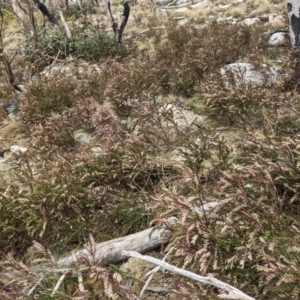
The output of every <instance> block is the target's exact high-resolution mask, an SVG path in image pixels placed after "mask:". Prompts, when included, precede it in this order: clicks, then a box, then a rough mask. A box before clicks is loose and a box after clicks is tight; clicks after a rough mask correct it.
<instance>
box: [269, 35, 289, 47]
mask: <svg viewBox="0 0 300 300" xmlns="http://www.w3.org/2000/svg"><path fill="white" fill-rule="evenodd" d="M284 42H285V34H284V32H276V33H274V34H272V36H271V37H270V40H269V44H270V45H273V46H278V45H283V44H284Z"/></svg>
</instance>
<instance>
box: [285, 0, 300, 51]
mask: <svg viewBox="0 0 300 300" xmlns="http://www.w3.org/2000/svg"><path fill="white" fill-rule="evenodd" d="M299 9H300V0H287V10H288V18H289V34H290V39H291V43H292V47H293V48H294V49H299V48H300V18H299Z"/></svg>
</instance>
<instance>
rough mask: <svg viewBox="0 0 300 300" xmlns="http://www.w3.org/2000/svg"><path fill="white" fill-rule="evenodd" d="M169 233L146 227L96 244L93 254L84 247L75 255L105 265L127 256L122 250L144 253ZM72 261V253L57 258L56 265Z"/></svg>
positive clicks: (168, 231)
mask: <svg viewBox="0 0 300 300" xmlns="http://www.w3.org/2000/svg"><path fill="white" fill-rule="evenodd" d="M170 235H171V231H170V230H168V229H166V228H148V229H146V230H143V231H141V232H138V233H134V234H131V235H128V236H124V237H121V238H117V239H114V240H110V241H107V242H103V243H100V244H96V245H95V253H94V254H93V256H92V255H91V253H90V252H89V251H88V250H86V249H83V250H80V251H78V252H76V253H75V256H81V255H84V256H85V257H87V258H88V259H89V260H90V261H93V260H94V261H95V262H97V263H99V264H100V265H102V266H105V265H108V264H112V263H116V262H119V261H122V260H124V259H125V258H126V257H127V255H123V254H122V252H123V251H124V250H132V251H136V252H140V253H144V252H147V251H150V250H153V249H155V248H157V247H159V246H160V245H162V244H164V243H166V242H167V241H168V240H169V238H170ZM73 262H74V257H73V255H69V256H67V257H64V258H61V259H59V260H58V261H57V265H58V266H59V267H63V268H68V267H70V266H71V265H72V263H73Z"/></svg>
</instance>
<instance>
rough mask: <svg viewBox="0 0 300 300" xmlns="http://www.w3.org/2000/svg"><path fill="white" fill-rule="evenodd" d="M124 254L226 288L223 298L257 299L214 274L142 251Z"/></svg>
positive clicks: (221, 295) (123, 253)
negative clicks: (184, 267)
mask: <svg viewBox="0 0 300 300" xmlns="http://www.w3.org/2000/svg"><path fill="white" fill-rule="evenodd" d="M122 255H126V256H131V257H136V258H139V259H141V260H145V261H147V262H150V263H153V264H155V265H157V266H160V267H161V268H164V269H166V270H168V271H170V272H172V273H175V274H179V275H182V276H185V277H188V278H190V279H193V280H196V281H199V282H202V283H204V284H209V285H214V286H216V287H218V288H220V289H222V290H225V291H227V292H228V294H219V295H218V297H219V298H222V299H239V300H255V299H254V298H252V297H250V296H248V295H247V294H245V293H243V292H242V291H240V290H239V289H237V288H235V287H233V286H231V285H229V284H227V283H225V282H223V281H221V280H218V279H216V278H214V277H212V276H207V277H204V276H200V275H197V274H195V273H192V272H190V271H186V270H182V269H180V268H177V267H175V266H173V265H170V264H168V263H166V262H163V261H161V260H159V259H156V258H153V257H151V256H147V255H141V254H140V253H137V252H134V251H123V252H122Z"/></svg>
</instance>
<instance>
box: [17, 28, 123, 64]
mask: <svg viewBox="0 0 300 300" xmlns="http://www.w3.org/2000/svg"><path fill="white" fill-rule="evenodd" d="M71 34H72V38H71V39H68V38H67V36H66V33H65V32H64V31H62V30H61V29H56V28H54V29H53V28H47V27H46V28H42V29H40V30H39V31H38V35H37V45H36V47H35V46H34V44H33V43H32V41H31V37H30V36H27V35H25V41H24V44H22V45H21V46H20V47H19V50H20V52H21V54H22V55H23V56H24V57H25V58H27V59H30V60H31V61H32V62H36V61H39V60H40V58H41V57H43V58H44V59H46V60H47V61H48V63H50V62H52V61H53V59H54V58H55V57H57V58H61V59H64V58H66V57H68V56H73V57H76V58H82V59H85V60H87V61H93V60H98V59H100V58H102V57H106V56H109V55H116V54H117V53H119V52H120V51H121V48H122V46H121V45H120V44H118V43H117V42H116V41H115V40H114V39H112V38H110V37H107V36H106V35H105V34H103V33H101V32H99V30H98V29H97V28H94V27H93V26H90V25H89V24H87V25H86V26H84V27H83V28H82V27H76V26H75V27H74V28H71Z"/></svg>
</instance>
